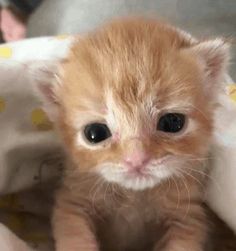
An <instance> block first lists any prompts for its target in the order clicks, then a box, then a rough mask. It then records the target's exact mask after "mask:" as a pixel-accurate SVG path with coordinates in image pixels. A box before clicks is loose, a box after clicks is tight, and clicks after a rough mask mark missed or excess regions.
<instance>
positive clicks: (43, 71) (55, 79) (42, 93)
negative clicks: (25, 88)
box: [31, 61, 61, 121]
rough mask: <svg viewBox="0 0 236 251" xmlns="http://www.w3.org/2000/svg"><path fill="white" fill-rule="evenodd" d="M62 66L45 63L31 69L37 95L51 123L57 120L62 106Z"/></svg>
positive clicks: (55, 62) (39, 63) (54, 62)
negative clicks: (60, 101)
mask: <svg viewBox="0 0 236 251" xmlns="http://www.w3.org/2000/svg"><path fill="white" fill-rule="evenodd" d="M60 65H61V63H60V62H58V61H50V62H49V61H43V62H36V63H34V66H33V67H31V76H32V77H33V82H34V84H33V86H34V90H35V95H36V96H37V97H39V98H40V100H41V101H42V104H43V109H44V111H45V112H46V113H47V115H48V117H49V119H50V120H51V121H55V120H57V118H58V110H59V106H60V103H59V99H58V95H59V89H60V86H61V81H60V68H61V67H60Z"/></svg>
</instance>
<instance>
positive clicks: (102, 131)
mask: <svg viewBox="0 0 236 251" xmlns="http://www.w3.org/2000/svg"><path fill="white" fill-rule="evenodd" d="M84 135H85V137H86V139H87V140H88V141H89V142H90V143H92V144H97V143H99V142H101V141H104V140H106V139H107V138H109V137H111V132H110V130H109V128H108V127H107V125H105V124H101V123H93V124H89V125H87V126H86V127H85V128H84Z"/></svg>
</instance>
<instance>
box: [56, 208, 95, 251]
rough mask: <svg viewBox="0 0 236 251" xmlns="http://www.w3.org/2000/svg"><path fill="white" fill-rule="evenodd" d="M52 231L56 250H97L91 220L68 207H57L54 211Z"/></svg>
mask: <svg viewBox="0 0 236 251" xmlns="http://www.w3.org/2000/svg"><path fill="white" fill-rule="evenodd" d="M53 231H54V238H55V245H56V251H98V250H99V248H98V244H97V241H96V237H95V235H94V233H93V231H92V228H91V222H90V221H89V220H88V219H86V216H82V215H80V214H79V213H75V209H74V210H70V209H68V208H66V207H65V208H63V207H57V208H56V209H55V211H54V219H53Z"/></svg>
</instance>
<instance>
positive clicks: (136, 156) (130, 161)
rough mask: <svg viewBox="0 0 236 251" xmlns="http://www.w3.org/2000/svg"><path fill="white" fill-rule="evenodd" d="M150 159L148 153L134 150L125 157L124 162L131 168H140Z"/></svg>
mask: <svg viewBox="0 0 236 251" xmlns="http://www.w3.org/2000/svg"><path fill="white" fill-rule="evenodd" d="M149 160H150V157H149V156H148V154H147V153H146V152H144V151H135V152H133V153H130V154H129V155H128V156H126V157H125V159H124V162H125V164H126V165H127V166H128V167H129V168H131V169H138V170H140V169H142V168H143V167H144V166H145V165H146V164H147V163H148V162H149Z"/></svg>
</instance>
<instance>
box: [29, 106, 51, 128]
mask: <svg viewBox="0 0 236 251" xmlns="http://www.w3.org/2000/svg"><path fill="white" fill-rule="evenodd" d="M31 121H32V124H33V125H34V126H35V127H36V128H37V129H38V130H41V131H47V130H51V129H52V127H53V126H52V123H51V122H50V121H49V119H48V117H47V115H46V114H45V112H44V111H43V110H42V109H40V108H36V109H34V110H33V111H32V113H31Z"/></svg>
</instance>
